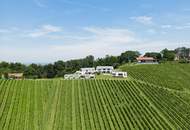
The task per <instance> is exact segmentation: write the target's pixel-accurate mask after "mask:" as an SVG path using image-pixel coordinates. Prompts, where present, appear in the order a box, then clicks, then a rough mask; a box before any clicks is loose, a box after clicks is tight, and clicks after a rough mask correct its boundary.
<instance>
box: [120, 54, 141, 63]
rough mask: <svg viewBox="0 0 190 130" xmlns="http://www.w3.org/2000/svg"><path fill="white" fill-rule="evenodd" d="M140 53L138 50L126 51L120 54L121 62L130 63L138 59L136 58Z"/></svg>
mask: <svg viewBox="0 0 190 130" xmlns="http://www.w3.org/2000/svg"><path fill="white" fill-rule="evenodd" d="M139 55H140V53H139V52H138V51H126V52H124V53H121V55H120V56H119V62H120V63H128V62H134V61H136V58H137V57H138V56H139Z"/></svg>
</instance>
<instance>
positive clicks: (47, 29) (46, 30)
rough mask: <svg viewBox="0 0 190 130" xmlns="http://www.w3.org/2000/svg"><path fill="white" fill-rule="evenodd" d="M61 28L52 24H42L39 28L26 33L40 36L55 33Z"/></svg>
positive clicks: (31, 35) (30, 35)
mask: <svg viewBox="0 0 190 130" xmlns="http://www.w3.org/2000/svg"><path fill="white" fill-rule="evenodd" d="M61 31H62V28H61V27H58V26H53V25H42V26H41V27H40V28H39V29H35V30H34V31H32V32H29V33H28V34H26V35H27V36H29V37H41V36H45V35H48V34H50V33H56V32H61Z"/></svg>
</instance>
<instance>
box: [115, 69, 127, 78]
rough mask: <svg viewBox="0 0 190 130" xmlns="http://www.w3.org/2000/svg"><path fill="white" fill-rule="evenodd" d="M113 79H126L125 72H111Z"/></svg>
mask: <svg viewBox="0 0 190 130" xmlns="http://www.w3.org/2000/svg"><path fill="white" fill-rule="evenodd" d="M112 76H113V77H118V78H126V77H127V72H122V71H114V72H112Z"/></svg>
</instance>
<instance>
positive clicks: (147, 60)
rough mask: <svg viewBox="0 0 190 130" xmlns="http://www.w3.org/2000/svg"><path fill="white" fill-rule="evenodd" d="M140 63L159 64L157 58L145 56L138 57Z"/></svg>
mask: <svg viewBox="0 0 190 130" xmlns="http://www.w3.org/2000/svg"><path fill="white" fill-rule="evenodd" d="M137 61H138V63H140V64H157V63H158V62H157V60H156V59H154V58H153V57H144V56H139V57H138V58H137Z"/></svg>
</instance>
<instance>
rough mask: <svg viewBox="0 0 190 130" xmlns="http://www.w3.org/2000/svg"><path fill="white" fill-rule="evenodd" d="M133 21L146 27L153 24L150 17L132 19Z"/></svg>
mask: <svg viewBox="0 0 190 130" xmlns="http://www.w3.org/2000/svg"><path fill="white" fill-rule="evenodd" d="M130 19H131V20H134V21H136V22H139V23H141V24H144V25H151V24H153V21H152V19H153V18H152V17H150V16H137V17H130Z"/></svg>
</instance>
